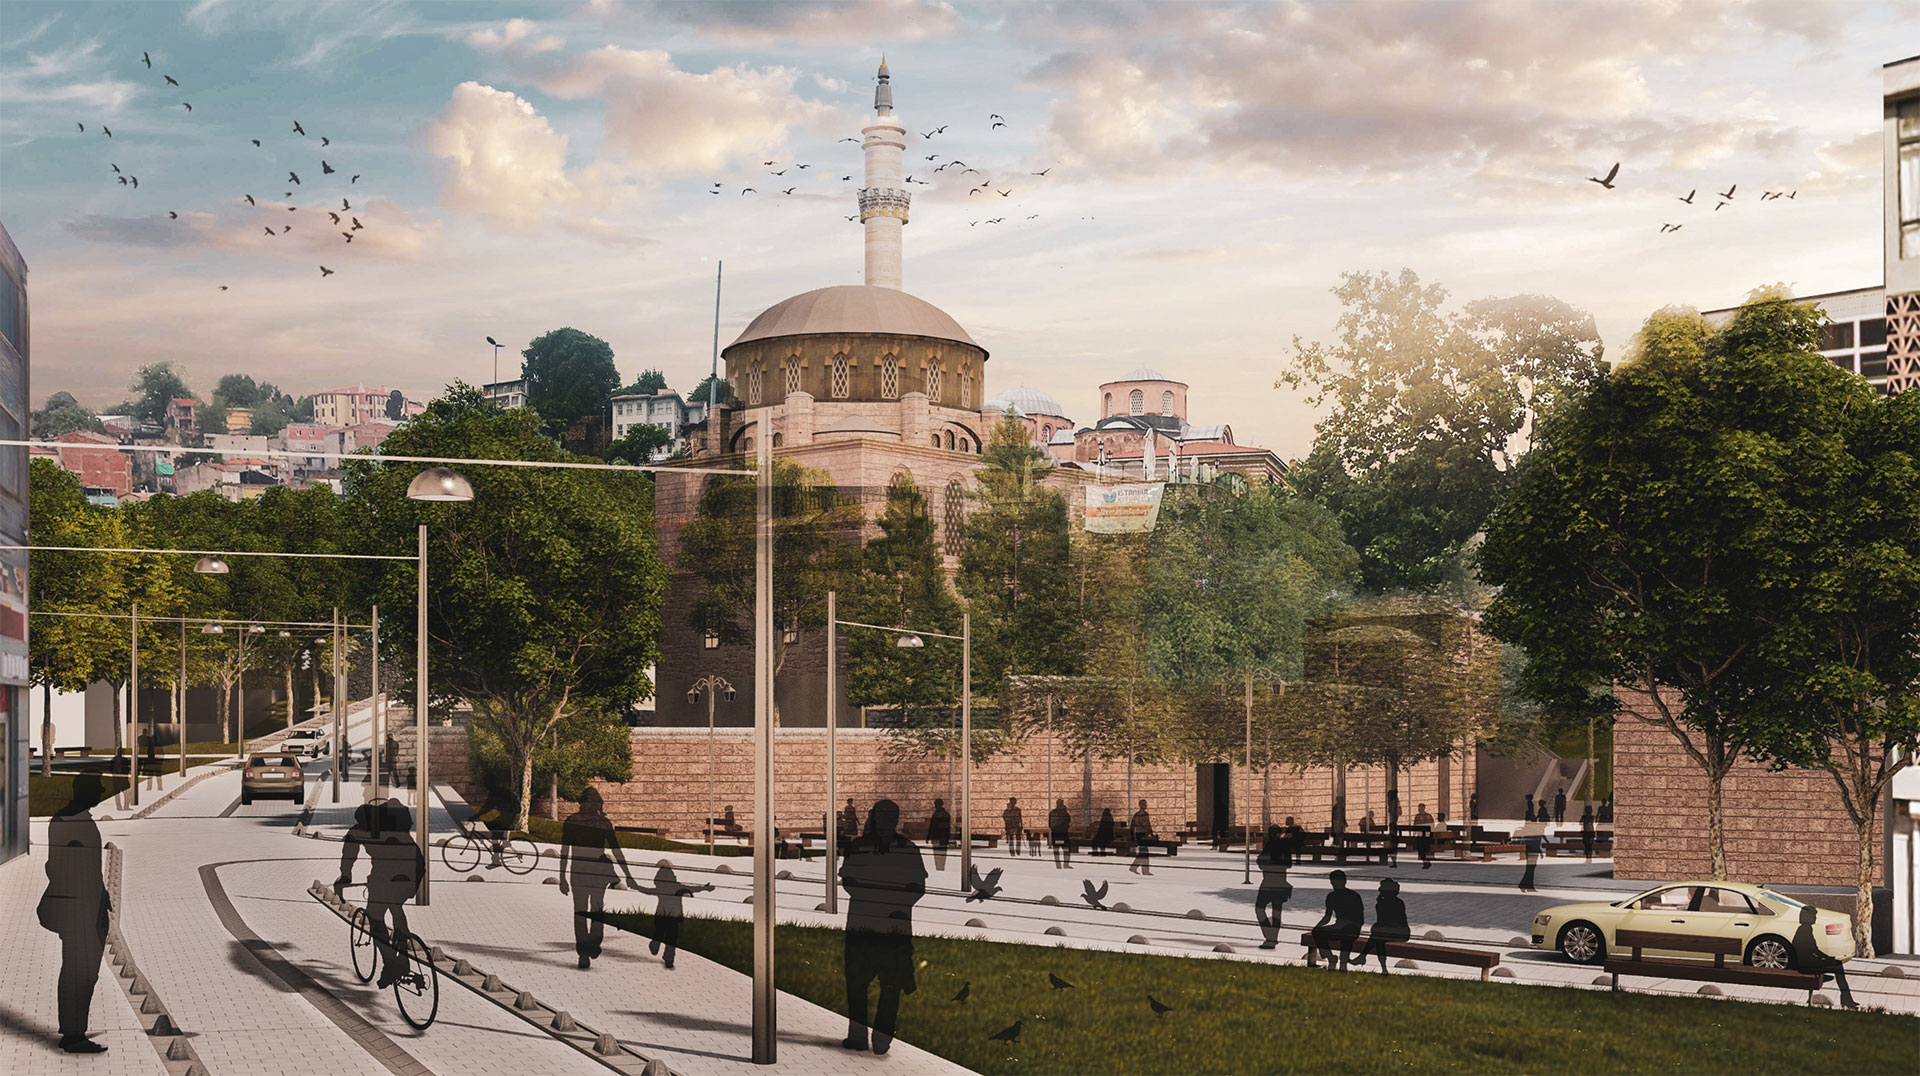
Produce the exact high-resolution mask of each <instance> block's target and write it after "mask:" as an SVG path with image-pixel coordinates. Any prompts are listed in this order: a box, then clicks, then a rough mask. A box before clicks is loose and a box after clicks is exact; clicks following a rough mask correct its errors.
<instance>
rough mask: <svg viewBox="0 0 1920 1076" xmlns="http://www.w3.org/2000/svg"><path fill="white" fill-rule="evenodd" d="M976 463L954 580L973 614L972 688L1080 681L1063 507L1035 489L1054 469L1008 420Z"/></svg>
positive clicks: (1023, 431) (1016, 423)
mask: <svg viewBox="0 0 1920 1076" xmlns="http://www.w3.org/2000/svg"><path fill="white" fill-rule="evenodd" d="M981 457H982V464H983V465H982V466H981V467H980V468H979V470H978V471H976V472H975V474H976V476H977V481H978V487H977V489H976V491H975V497H976V499H977V501H978V504H977V506H976V507H975V508H974V510H973V512H972V513H971V514H970V515H968V517H967V521H966V542H965V544H964V547H963V549H962V551H961V553H960V573H959V580H958V582H959V588H960V593H961V594H962V595H964V596H965V597H966V599H967V604H968V607H969V609H970V610H971V611H972V613H973V636H974V644H973V650H974V677H975V680H976V681H980V680H985V681H988V682H998V681H1000V680H1001V679H1003V678H1005V677H1008V676H1035V675H1038V676H1058V675H1067V674H1071V673H1076V672H1079V671H1080V638H1079V635H1080V631H1079V628H1080V626H1079V624H1078V623H1077V620H1076V617H1075V611H1076V607H1075V602H1074V593H1073V564H1072V556H1071V553H1072V544H1071V542H1070V540H1069V531H1070V528H1069V525H1068V519H1067V502H1066V499H1065V498H1063V497H1061V496H1060V494H1058V493H1055V492H1054V491H1052V490H1050V489H1046V488H1044V487H1043V486H1041V484H1040V483H1041V480H1043V479H1044V478H1046V476H1047V475H1048V474H1049V473H1051V471H1052V469H1053V468H1052V463H1051V462H1050V461H1049V460H1048V458H1047V455H1046V453H1044V452H1042V451H1041V450H1039V449H1037V448H1035V447H1033V443H1032V439H1031V438H1029V437H1028V436H1027V432H1026V428H1025V427H1024V426H1022V425H1021V424H1020V422H1019V421H1018V420H1017V419H1015V418H1014V417H1013V416H1012V415H1011V414H1009V415H1008V416H1006V417H1005V418H1003V419H1001V421H1000V423H999V425H998V426H996V427H995V428H994V431H993V434H992V436H991V438H990V439H989V441H988V443H987V447H986V450H985V451H984V452H982V453H981Z"/></svg>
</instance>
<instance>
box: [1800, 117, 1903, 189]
mask: <svg viewBox="0 0 1920 1076" xmlns="http://www.w3.org/2000/svg"><path fill="white" fill-rule="evenodd" d="M1885 137H1886V135H1885V133H1884V132H1883V131H1881V130H1880V128H1878V127H1871V128H1868V129H1867V130H1864V131H1861V132H1860V133H1859V134H1858V135H1855V136H1854V137H1852V138H1849V139H1847V140H1845V141H1834V142H1825V143H1822V144H1821V145H1820V148H1818V149H1816V150H1814V151H1813V156H1814V160H1815V161H1816V162H1818V165H1817V167H1815V168H1814V169H1813V170H1811V171H1809V172H1807V173H1806V174H1804V175H1802V176H1801V177H1800V189H1801V190H1805V191H1841V190H1861V189H1864V188H1878V187H1879V186H1880V184H1881V182H1882V180H1883V177H1882V169H1883V168H1884V167H1885V161H1884V157H1883V155H1884V154H1885V152H1886V150H1885V148H1884V146H1883V145H1882V142H1883V140H1884V139H1885Z"/></svg>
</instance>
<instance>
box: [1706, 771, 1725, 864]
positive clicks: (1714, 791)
mask: <svg viewBox="0 0 1920 1076" xmlns="http://www.w3.org/2000/svg"><path fill="white" fill-rule="evenodd" d="M1726 776H1727V775H1726V771H1725V770H1723V769H1720V768H1718V767H1715V766H1709V767H1707V862H1708V866H1709V869H1711V870H1712V872H1713V880H1714V881H1716V882H1724V881H1726V880H1727V840H1726V829H1725V816H1724V811H1723V810H1722V808H1721V804H1720V786H1721V784H1722V783H1723V782H1724V781H1725V780H1726Z"/></svg>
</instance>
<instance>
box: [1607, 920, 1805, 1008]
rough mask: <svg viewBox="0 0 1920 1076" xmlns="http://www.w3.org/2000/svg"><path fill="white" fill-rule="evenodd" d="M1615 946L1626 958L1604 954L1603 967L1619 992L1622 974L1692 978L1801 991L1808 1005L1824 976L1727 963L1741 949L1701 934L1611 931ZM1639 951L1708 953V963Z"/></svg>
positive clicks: (1733, 942)
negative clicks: (1709, 961)
mask: <svg viewBox="0 0 1920 1076" xmlns="http://www.w3.org/2000/svg"><path fill="white" fill-rule="evenodd" d="M1613 942H1614V944H1615V945H1616V946H1619V947H1621V948H1624V949H1627V950H1629V951H1630V952H1631V954H1632V955H1631V956H1617V955H1614V954H1612V953H1609V954H1608V955H1607V959H1606V961H1605V963H1604V965H1603V966H1604V968H1605V969H1606V972H1607V974H1608V975H1611V976H1613V988H1614V989H1615V990H1618V989H1620V977H1621V976H1622V975H1644V976H1648V977H1651V978H1655V979H1693V980H1699V981H1704V982H1712V983H1739V984H1741V985H1744V986H1774V987H1780V988H1782V989H1785V990H1805V991H1806V992H1807V999H1808V1001H1809V1002H1811V1001H1812V999H1813V992H1814V991H1816V990H1818V989H1820V984H1821V983H1823V982H1825V981H1826V976H1824V975H1821V974H1820V973H1818V972H1811V971H1794V970H1792V969H1789V968H1751V967H1748V966H1746V965H1745V964H1728V963H1727V958H1728V957H1734V958H1735V959H1738V958H1739V957H1740V954H1741V951H1742V949H1743V948H1744V946H1742V944H1741V942H1740V939H1738V938H1722V937H1718V936H1714V935H1706V934H1669V933H1667V932H1666V931H1664V930H1616V931H1614V935H1613ZM1644 949H1669V950H1673V951H1676V952H1682V953H1711V954H1713V963H1711V964H1709V963H1707V962H1705V961H1703V960H1675V959H1666V958H1661V957H1649V956H1642V955H1640V954H1641V951H1642V950H1644Z"/></svg>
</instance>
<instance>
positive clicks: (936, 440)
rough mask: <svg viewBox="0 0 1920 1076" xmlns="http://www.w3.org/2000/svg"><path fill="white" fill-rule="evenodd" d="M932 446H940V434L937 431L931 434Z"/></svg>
mask: <svg viewBox="0 0 1920 1076" xmlns="http://www.w3.org/2000/svg"><path fill="white" fill-rule="evenodd" d="M933 447H935V448H939V447H940V435H939V434H937V433H936V434H934V435H933Z"/></svg>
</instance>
